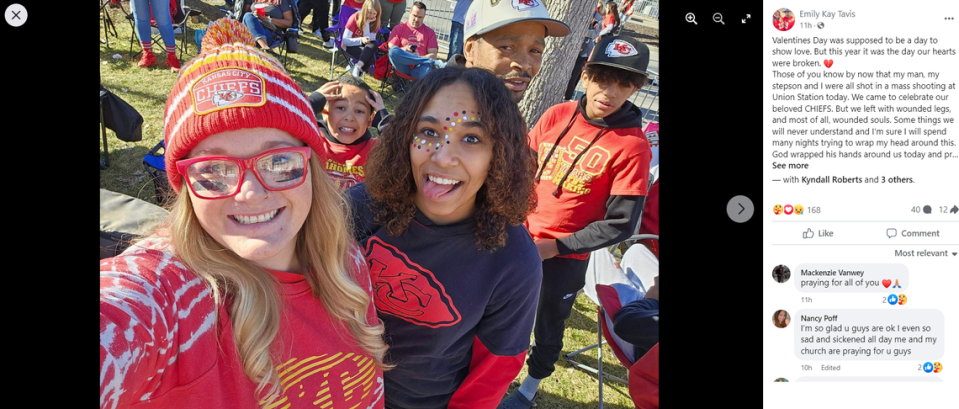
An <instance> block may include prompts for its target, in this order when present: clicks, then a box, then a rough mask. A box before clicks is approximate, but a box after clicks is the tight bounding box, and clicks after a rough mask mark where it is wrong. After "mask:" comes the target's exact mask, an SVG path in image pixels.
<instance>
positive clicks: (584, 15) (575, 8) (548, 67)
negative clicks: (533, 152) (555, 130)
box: [484, 0, 596, 128]
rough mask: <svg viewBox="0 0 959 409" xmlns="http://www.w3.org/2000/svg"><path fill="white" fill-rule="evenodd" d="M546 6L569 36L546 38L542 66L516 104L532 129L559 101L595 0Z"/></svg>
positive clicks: (555, 0)
mask: <svg viewBox="0 0 959 409" xmlns="http://www.w3.org/2000/svg"><path fill="white" fill-rule="evenodd" d="M484 1H485V0H484ZM545 3H546V9H547V10H549V15H550V17H552V18H555V19H557V20H561V21H563V22H565V23H566V24H567V25H569V28H570V34H569V35H568V36H566V37H547V38H546V51H545V52H544V53H543V64H542V65H541V66H540V69H539V73H537V74H536V77H535V78H533V81H532V82H531V83H530V84H529V89H527V90H526V95H525V96H524V97H523V100H522V101H520V103H519V109H520V111H521V112H522V113H523V118H525V119H526V123H527V124H529V125H530V127H531V128H532V126H533V125H534V124H535V123H536V121H538V120H539V117H540V116H541V115H543V112H546V109H547V108H549V107H551V106H553V105H556V104H557V103H560V102H562V100H563V94H564V93H565V92H566V85H567V84H568V83H569V76H570V74H571V73H572V71H573V64H574V63H575V62H576V56H577V55H578V54H579V50H580V47H581V46H582V45H583V38H584V37H585V36H586V25H587V24H588V23H589V21H590V20H591V19H592V17H593V9H594V8H595V7H596V1H595V0H547V1H545Z"/></svg>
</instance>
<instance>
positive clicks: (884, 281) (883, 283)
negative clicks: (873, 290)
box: [882, 280, 892, 288]
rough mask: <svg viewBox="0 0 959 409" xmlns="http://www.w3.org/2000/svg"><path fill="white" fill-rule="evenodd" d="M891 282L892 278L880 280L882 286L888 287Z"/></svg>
mask: <svg viewBox="0 0 959 409" xmlns="http://www.w3.org/2000/svg"><path fill="white" fill-rule="evenodd" d="M891 284H892V280H882V286H883V287H886V288H889V286H890V285H891Z"/></svg>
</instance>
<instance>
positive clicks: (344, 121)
mask: <svg viewBox="0 0 959 409" xmlns="http://www.w3.org/2000/svg"><path fill="white" fill-rule="evenodd" d="M341 92H342V93H343V97H342V98H340V99H337V100H335V101H333V103H332V104H331V105H330V114H329V118H330V133H332V134H333V137H334V138H336V140H338V141H340V142H342V143H344V144H350V143H353V142H354V141H356V140H357V139H359V138H360V137H361V136H363V134H365V133H366V128H368V127H369V126H370V120H371V119H372V118H371V112H370V111H371V109H370V104H369V102H366V96H367V95H369V94H368V93H367V91H365V90H363V89H362V88H360V87H356V86H353V85H343V89H342V91H341Z"/></svg>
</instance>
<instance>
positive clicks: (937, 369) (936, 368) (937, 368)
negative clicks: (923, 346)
mask: <svg viewBox="0 0 959 409" xmlns="http://www.w3.org/2000/svg"><path fill="white" fill-rule="evenodd" d="M932 371H933V372H935V373H939V372H942V364H941V363H939V362H936V363H934V364H932Z"/></svg>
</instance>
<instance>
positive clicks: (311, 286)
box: [100, 19, 386, 409]
mask: <svg viewBox="0 0 959 409" xmlns="http://www.w3.org/2000/svg"><path fill="white" fill-rule="evenodd" d="M164 131H165V140H166V146H167V151H166V162H167V163H166V165H167V166H166V169H167V173H168V177H169V179H170V182H171V185H172V186H173V188H174V189H175V190H176V191H177V192H178V196H177V198H176V200H175V203H174V204H173V206H172V209H171V211H170V217H169V219H168V220H167V221H166V222H165V223H164V224H163V225H162V226H161V227H160V228H158V229H157V230H156V233H155V234H153V235H152V236H150V237H148V238H146V239H144V240H142V241H140V242H139V243H136V244H134V245H132V246H131V247H130V248H129V249H128V250H127V251H125V252H124V253H122V254H121V255H119V256H117V257H115V258H112V259H105V260H102V261H101V263H100V407H101V408H126V407H131V406H133V405H136V406H137V407H144V408H149V407H162V408H170V407H174V408H177V409H184V408H203V409H211V408H227V407H230V408H234V407H235V408H241V407H242V408H253V407H289V408H313V407H316V406H320V407H325V408H347V407H362V408H382V407H383V405H384V403H383V402H384V401H383V369H384V367H385V365H384V364H383V363H382V358H383V354H384V353H385V351H386V345H385V344H384V342H383V340H382V337H381V336H382V333H383V325H382V323H381V322H380V321H379V320H378V319H377V317H376V311H375V310H374V307H373V303H372V302H371V286H370V278H369V277H370V276H369V272H368V270H367V267H366V263H365V261H364V260H363V255H362V254H361V253H360V250H359V248H358V247H357V246H356V244H355V243H354V242H353V241H352V240H351V239H350V234H349V229H348V227H347V222H346V214H345V210H344V209H345V205H344V203H343V201H342V199H341V197H340V196H339V195H338V193H337V190H336V188H335V187H334V186H333V184H332V183H331V181H330V179H329V177H328V176H327V175H326V173H325V172H324V171H323V168H322V166H321V164H320V162H319V161H318V158H317V156H316V152H317V151H320V150H322V139H321V138H322V137H321V136H320V134H319V131H318V129H317V128H316V120H315V118H314V116H313V111H312V109H311V108H310V104H309V102H308V101H307V99H306V98H305V97H304V95H303V94H302V93H301V92H300V90H299V86H297V84H296V83H295V82H293V80H292V79H290V77H289V76H288V75H287V74H286V72H285V71H284V70H283V68H282V66H281V65H280V64H279V63H278V62H277V61H275V60H273V59H272V58H270V57H269V56H267V55H266V54H263V53H262V52H261V51H259V50H257V49H256V48H255V46H254V42H253V38H252V36H251V35H250V33H249V30H246V28H245V27H243V25H242V24H240V23H239V22H237V21H235V20H229V19H222V20H218V21H216V22H214V23H213V24H212V26H211V27H210V28H209V30H208V31H207V34H206V36H205V37H204V41H203V46H202V49H201V53H200V55H199V56H198V58H196V59H194V60H193V61H190V62H188V63H187V64H185V66H184V69H183V70H182V71H181V74H180V76H179V78H178V79H177V81H176V84H175V85H174V88H173V91H172V92H171V94H170V97H169V99H168V100H167V106H166V112H165V123H164Z"/></svg>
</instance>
